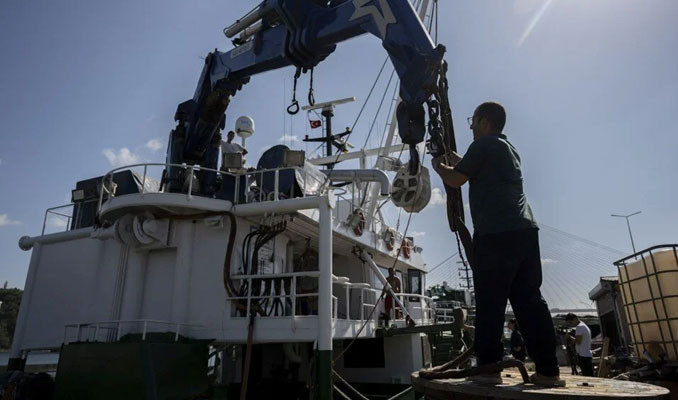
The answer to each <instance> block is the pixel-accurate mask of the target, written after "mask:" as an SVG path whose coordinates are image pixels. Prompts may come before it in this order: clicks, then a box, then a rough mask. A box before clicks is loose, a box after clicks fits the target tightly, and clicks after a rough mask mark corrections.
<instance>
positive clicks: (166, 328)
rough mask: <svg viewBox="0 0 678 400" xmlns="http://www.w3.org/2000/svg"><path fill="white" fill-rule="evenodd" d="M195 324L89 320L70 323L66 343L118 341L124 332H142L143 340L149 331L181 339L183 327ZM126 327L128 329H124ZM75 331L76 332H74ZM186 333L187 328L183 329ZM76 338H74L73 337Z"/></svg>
mask: <svg viewBox="0 0 678 400" xmlns="http://www.w3.org/2000/svg"><path fill="white" fill-rule="evenodd" d="M196 326H197V325H195V324H183V323H177V322H171V321H160V320H152V319H133V320H117V321H101V322H87V323H80V324H68V325H66V326H65V328H64V344H68V343H72V342H83V341H84V342H104V343H108V342H116V341H119V340H120V338H121V337H123V335H124V334H141V340H142V341H143V340H146V336H147V334H149V333H158V332H163V333H165V332H171V333H173V334H174V341H175V342H176V341H177V340H179V335H180V333H181V332H182V328H187V327H196ZM123 328H126V329H123ZM73 331H75V333H73ZM183 332H184V334H186V332H187V329H184V330H183ZM73 335H75V336H73ZM73 338H74V339H73Z"/></svg>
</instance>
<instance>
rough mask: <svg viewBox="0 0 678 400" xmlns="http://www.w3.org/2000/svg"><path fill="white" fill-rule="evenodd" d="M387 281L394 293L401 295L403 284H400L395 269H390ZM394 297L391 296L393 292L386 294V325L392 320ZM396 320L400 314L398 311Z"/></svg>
mask: <svg viewBox="0 0 678 400" xmlns="http://www.w3.org/2000/svg"><path fill="white" fill-rule="evenodd" d="M386 281H387V282H388V284H389V285H391V288H393V292H394V293H400V292H401V291H402V284H401V282H400V278H398V277H397V276H396V274H395V268H393V267H391V268H389V269H388V277H387V278H386ZM384 290H386V287H384ZM393 301H394V299H393V296H392V295H391V292H388V291H387V292H386V298H384V311H385V312H386V325H388V320H389V319H391V310H392V309H393ZM395 318H398V313H397V311H396V313H395Z"/></svg>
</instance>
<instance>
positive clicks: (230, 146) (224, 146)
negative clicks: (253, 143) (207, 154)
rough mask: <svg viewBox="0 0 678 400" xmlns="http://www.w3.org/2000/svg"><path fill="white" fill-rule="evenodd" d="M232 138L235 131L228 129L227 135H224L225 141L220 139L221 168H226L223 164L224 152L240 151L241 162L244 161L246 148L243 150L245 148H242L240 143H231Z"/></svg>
mask: <svg viewBox="0 0 678 400" xmlns="http://www.w3.org/2000/svg"><path fill="white" fill-rule="evenodd" d="M233 138H235V132H233V131H228V135H226V141H225V142H224V141H223V140H222V141H221V163H222V167H221V169H222V170H226V168H225V166H224V165H223V164H224V161H225V160H226V154H230V153H241V154H242V155H243V164H244V163H245V155H246V154H247V150H245V148H243V147H242V146H241V145H239V144H237V143H233Z"/></svg>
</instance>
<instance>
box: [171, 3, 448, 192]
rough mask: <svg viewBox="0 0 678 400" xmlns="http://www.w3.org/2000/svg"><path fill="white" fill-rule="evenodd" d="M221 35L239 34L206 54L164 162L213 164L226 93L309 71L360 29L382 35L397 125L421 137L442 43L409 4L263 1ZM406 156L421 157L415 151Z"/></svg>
mask: <svg viewBox="0 0 678 400" xmlns="http://www.w3.org/2000/svg"><path fill="white" fill-rule="evenodd" d="M225 33H226V34H227V36H231V37H232V36H235V35H237V34H238V33H240V37H239V38H236V40H234V44H235V45H236V47H235V48H233V49H232V50H230V51H228V52H220V51H218V50H215V51H213V52H211V53H209V54H208V56H207V57H206V59H205V65H204V67H203V70H202V73H201V75H200V79H199V81H198V85H197V88H196V91H195V94H194V95H193V98H192V99H190V100H188V101H186V102H184V103H181V104H180V105H179V106H178V108H177V112H176V114H175V120H176V121H177V126H176V128H175V129H174V130H173V131H172V134H171V136H170V146H169V147H168V154H167V156H168V162H169V163H172V164H182V163H185V164H189V165H191V164H199V165H201V166H203V167H207V168H212V169H216V168H217V160H218V153H219V148H218V146H219V143H218V140H217V138H218V137H219V136H220V135H218V133H219V131H220V130H221V129H223V127H224V120H225V114H224V113H225V111H226V108H227V107H228V104H229V101H230V98H231V97H232V96H233V95H234V94H235V93H236V92H237V91H238V90H240V89H241V88H242V86H243V85H245V84H246V83H247V82H248V81H249V78H250V77H251V76H253V75H256V74H258V73H262V72H265V71H270V70H273V69H278V68H282V67H285V66H290V65H293V66H296V67H297V68H299V69H300V70H304V71H306V70H309V69H312V68H313V67H315V66H316V65H318V64H319V63H320V62H321V61H323V60H324V59H325V58H326V57H327V56H328V55H330V54H331V53H332V52H333V51H334V50H335V49H336V45H337V44H338V43H340V42H342V41H345V40H347V39H350V38H353V37H355V36H358V35H362V34H364V33H371V34H373V35H375V36H377V37H378V38H380V39H381V41H382V45H383V47H384V48H385V49H386V51H387V52H388V55H389V57H390V60H391V62H392V63H393V66H394V68H395V71H396V73H397V74H398V76H399V78H400V97H401V99H402V104H401V106H400V107H399V109H398V127H399V134H400V137H401V139H402V141H403V143H407V144H411V145H416V144H418V143H420V142H422V141H423V139H424V135H425V131H426V127H425V116H424V115H425V112H424V106H423V105H424V103H426V102H427V101H428V100H429V99H430V98H431V96H432V95H433V93H434V92H435V90H436V89H437V88H438V80H439V77H440V74H441V71H442V68H441V65H442V58H443V54H444V52H445V48H444V46H442V45H438V46H435V45H434V44H433V41H432V40H431V38H430V36H429V34H428V32H427V30H426V29H425V27H424V26H423V24H422V22H421V21H420V19H419V17H418V16H417V13H416V12H415V10H414V8H413V7H412V5H411V4H410V3H409V1H407V0H333V1H329V2H327V1H324V2H323V1H319V0H265V1H263V2H262V3H260V4H259V5H258V6H257V7H256V8H255V9H254V10H253V11H252V12H250V13H249V14H247V15H246V16H245V17H243V18H241V19H240V20H239V21H237V22H236V23H235V24H233V25H232V26H231V27H229V28H227V29H225ZM243 38H244V39H243ZM414 147H415V146H411V148H412V149H414ZM411 154H412V155H413V156H414V157H416V159H417V161H418V154H416V149H415V150H413V153H411ZM181 174H182V172H181V170H180V169H178V168H174V169H170V171H169V174H168V176H167V178H168V180H169V182H168V183H169V186H170V189H171V190H181V189H180V187H181V186H182V179H181V178H182V177H181ZM202 174H203V176H202V177H200V182H201V191H202V192H205V193H206V194H210V192H212V191H213V190H215V189H213V188H211V186H214V184H213V183H214V182H215V181H216V177H215V176H214V174H213V173H209V172H203V173H202Z"/></svg>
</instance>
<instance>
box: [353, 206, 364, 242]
mask: <svg viewBox="0 0 678 400" xmlns="http://www.w3.org/2000/svg"><path fill="white" fill-rule="evenodd" d="M351 225H352V226H353V233H355V234H356V236H362V235H363V232H364V231H365V214H363V210H361V209H359V208H356V210H355V211H353V215H352V216H351Z"/></svg>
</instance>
